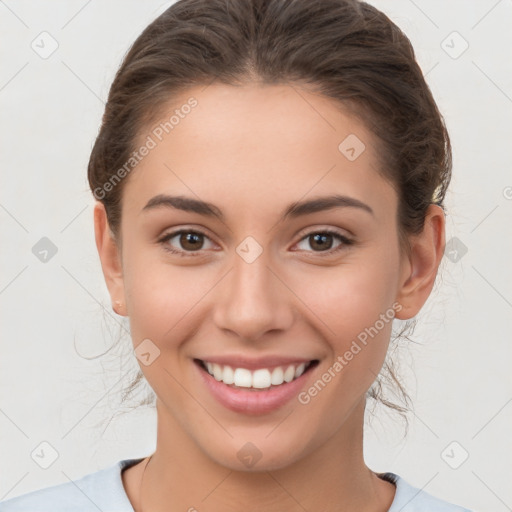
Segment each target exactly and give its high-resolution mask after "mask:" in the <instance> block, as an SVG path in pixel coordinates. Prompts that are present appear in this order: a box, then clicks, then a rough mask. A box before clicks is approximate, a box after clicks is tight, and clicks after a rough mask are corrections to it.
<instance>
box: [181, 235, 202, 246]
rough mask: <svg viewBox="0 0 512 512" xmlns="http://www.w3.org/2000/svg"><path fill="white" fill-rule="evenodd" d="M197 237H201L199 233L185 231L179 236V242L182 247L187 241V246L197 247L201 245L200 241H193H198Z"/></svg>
mask: <svg viewBox="0 0 512 512" xmlns="http://www.w3.org/2000/svg"><path fill="white" fill-rule="evenodd" d="M199 237H201V235H200V234H199V233H185V234H183V235H182V236H181V240H180V242H181V243H182V244H183V246H184V247H186V244H187V243H190V244H191V245H190V247H189V248H192V249H197V248H198V247H199V246H200V245H201V244H200V243H195V242H198V239H199ZM184 242H185V243H184Z"/></svg>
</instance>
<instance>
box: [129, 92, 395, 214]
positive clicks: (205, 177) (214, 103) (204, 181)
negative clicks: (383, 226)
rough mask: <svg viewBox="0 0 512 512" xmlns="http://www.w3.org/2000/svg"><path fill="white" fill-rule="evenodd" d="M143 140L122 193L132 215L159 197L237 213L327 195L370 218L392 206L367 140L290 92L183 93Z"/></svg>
mask: <svg viewBox="0 0 512 512" xmlns="http://www.w3.org/2000/svg"><path fill="white" fill-rule="evenodd" d="M191 99H192V100H191ZM191 105H194V106H191ZM148 137H150V138H151V140H152V141H153V143H154V144H152V146H154V147H152V149H151V150H150V151H149V153H148V154H147V156H145V157H144V158H143V159H142V160H141V162H140V163H139V164H138V165H137V167H136V170H135V172H134V173H133V174H132V175H131V176H130V179H129V182H128V184H127V185H128V186H127V190H125V194H127V195H130V196H131V197H130V203H133V202H136V203H138V206H139V207H140V208H142V207H143V206H144V204H145V201H147V200H148V199H149V198H150V197H152V196H153V195H156V194H159V193H166V192H167V193H171V192H172V193H177V192H178V193H182V194H186V195H196V196H199V197H201V199H204V200H208V201H210V202H213V203H217V202H218V201H223V199H224V200H226V199H229V201H230V202H231V203H232V204H233V205H235V203H236V206H237V207H238V208H242V209H243V206H244V205H247V204H249V203H250V201H251V200H254V201H256V202H257V201H259V202H260V204H262V201H263V202H264V201H269V200H270V199H271V198H272V199H275V201H276V202H279V201H280V199H281V198H282V201H286V202H287V203H289V202H290V199H292V200H298V199H300V198H302V197H303V196H305V195H307V194H312V195H318V194H322V193H327V192H333V191H334V190H335V191H336V192H339V193H343V194H347V195H352V196H354V197H357V198H359V199H362V198H363V197H364V199H365V202H374V203H375V205H376V209H377V210H378V209H379V203H382V208H385V207H387V209H389V208H391V209H393V207H394V204H393V203H394V201H395V199H396V198H395V197H394V191H393V190H392V188H391V186H390V185H389V183H388V182H387V181H385V180H384V179H383V178H382V177H381V176H380V174H379V173H378V171H377V170H378V169H379V168H380V166H381V162H380V159H379V154H378V151H377V148H376V144H375V142H376V141H375V139H374V136H373V134H372V133H371V132H370V131H369V130H367V128H366V127H365V126H364V124H363V123H362V122H361V121H360V120H359V119H358V118H356V117H354V116H352V115H350V114H349V113H348V111H344V110H342V109H341V108H340V106H339V105H338V104H337V103H336V102H334V100H332V99H329V98H326V97H324V96H321V95H318V94H314V93H312V92H309V91H306V90H304V89H302V88H300V87H298V86H295V85H293V86H292V85H287V84H283V85H259V84H251V85H244V86H231V85H223V84H211V85H209V86H201V87H199V86H197V87H191V88H189V89H187V90H186V91H183V92H182V93H181V94H179V95H177V96H175V97H173V99H172V101H170V102H169V103H168V104H167V105H165V106H164V107H163V108H162V110H161V116H160V120H158V121H156V122H155V123H153V124H152V125H151V126H150V127H146V128H145V130H144V131H143V132H141V133H140V136H139V140H138V142H137V145H136V147H138V146H140V145H142V144H144V141H147V140H148ZM228 196H229V197H228ZM143 202H144V204H142V203H143ZM248 202H249V203H248ZM386 203H387V204H386ZM390 203H391V204H390Z"/></svg>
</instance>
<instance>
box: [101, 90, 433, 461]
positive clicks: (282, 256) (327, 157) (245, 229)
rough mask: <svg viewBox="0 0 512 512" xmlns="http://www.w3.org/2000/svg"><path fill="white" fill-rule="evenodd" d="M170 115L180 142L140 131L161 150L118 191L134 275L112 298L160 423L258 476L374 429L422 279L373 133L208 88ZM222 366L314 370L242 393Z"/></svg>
mask: <svg viewBox="0 0 512 512" xmlns="http://www.w3.org/2000/svg"><path fill="white" fill-rule="evenodd" d="M190 97H194V98H195V99H196V100H197V104H196V105H195V106H194V107H193V108H190V109H188V108H186V109H181V107H182V105H185V104H187V100H188V98H190ZM175 109H180V112H181V113H182V115H181V116H179V122H177V123H176V124H174V126H173V128H172V131H171V130H169V128H168V131H169V133H168V134H166V133H165V130H164V131H163V133H161V132H162V130H161V129H160V131H158V130H157V131H156V132H155V131H154V130H153V129H154V126H157V125H158V123H156V124H155V125H154V126H152V127H151V130H153V131H151V130H148V131H145V132H144V133H142V134H141V136H140V144H143V143H144V142H145V141H148V139H147V137H148V135H149V136H150V137H151V138H152V140H153V141H154V142H155V144H154V145H153V144H150V146H154V147H151V149H150V151H149V152H148V153H147V154H146V156H144V157H143V158H142V160H141V161H140V163H139V164H138V165H137V167H136V169H135V170H134V171H133V172H132V174H131V175H130V176H129V177H128V178H126V179H127V181H126V183H125V184H124V190H123V203H122V223H121V247H120V249H121V252H120V254H119V257H120V265H121V268H122V271H121V272H120V273H119V275H118V276H117V277H115V278H112V279H109V280H108V285H109V290H110V291H111V294H112V297H113V298H114V297H115V298H116V299H119V298H121V299H122V300H123V301H124V302H125V304H126V315H127V316H129V318H130V326H131V332H132V338H133V345H134V347H135V349H136V351H137V347H139V346H140V347H139V352H140V351H142V352H146V353H148V354H149V355H146V356H145V358H146V359H145V362H146V363H149V364H142V363H141V362H139V364H140V366H141V369H142V371H143V373H144V375H145V377H146V379H147V381H148V382H149V384H150V385H151V387H152V388H153V389H154V391H155V393H156V395H157V397H158V414H159V422H163V421H166V422H167V424H168V425H173V428H174V429H181V431H182V433H185V434H186V436H187V438H188V439H190V440H192V442H193V443H194V445H195V446H197V447H198V448H199V449H200V450H201V451H202V452H203V453H204V454H206V455H207V456H208V457H210V458H211V459H212V460H213V461H216V462H217V463H219V464H222V465H224V466H226V467H230V468H237V469H240V468H243V464H242V462H241V459H240V458H239V456H240V450H241V448H242V447H244V446H246V448H243V449H249V448H247V446H248V445H246V443H247V442H251V443H252V444H253V445H255V447H257V450H259V452H260V453H261V455H262V458H261V461H260V462H258V466H257V468H258V470H259V469H261V468H267V469H271V468H278V467H284V466H286V465H289V464H291V463H293V462H294V461H295V460H298V459H299V458H301V457H303V456H305V455H306V454H308V453H312V452H314V451H315V450H316V449H318V448H319V447H320V446H321V445H324V444H325V443H326V442H327V441H328V440H329V439H332V438H333V436H335V435H337V434H339V433H340V432H343V431H345V432H349V431H350V432H353V431H356V430H357V428H358V426H359V425H360V424H361V422H362V411H363V410H364V407H361V404H364V399H365V393H366V391H367V390H368V388H369V387H370V385H371V384H372V382H373V381H374V380H375V378H376V376H377V374H378V373H379V371H380V368H381V366H382V363H383V361H384V357H385V354H386V350H387V347H388V343H389V339H390V334H391V324H392V323H391V319H392V317H393V314H396V313H397V312H398V311H400V309H401V308H402V305H401V300H402V298H403V292H404V289H405V287H404V284H405V283H410V280H408V277H409V276H410V274H411V273H412V266H411V262H410V261H409V260H408V259H406V258H404V257H403V256H401V253H400V248H399V243H398V231H397V229H398V226H397V221H396V219H397V206H398V205H397V196H396V193H395V191H394V189H393V187H392V186H391V184H390V183H389V182H387V181H386V180H385V179H383V178H382V177H381V175H380V174H379V173H378V172H377V169H378V168H379V165H380V162H379V155H378V154H377V152H376V150H375V140H374V139H373V136H372V135H371V133H370V132H369V131H367V130H366V129H365V126H364V125H363V124H361V123H360V122H358V121H357V120H356V119H355V118H353V117H351V116H350V115H348V114H344V113H342V112H341V110H339V109H337V108H336V107H335V105H334V103H333V102H332V101H331V100H329V99H327V98H324V97H321V96H318V95H314V94H312V93H309V92H306V91H305V90H303V89H298V88H295V87H291V86H289V85H279V86H276V85H274V86H265V87H262V86H257V85H247V86H243V87H231V86H225V85H210V86H208V87H207V88H206V89H204V88H199V87H198V88H191V89H189V90H187V92H186V94H184V95H183V96H181V97H179V98H177V99H176V98H175V99H174V100H173V103H172V105H170V106H169V109H168V111H165V112H162V122H165V121H166V120H169V118H170V117H171V116H172V115H173V112H174V111H175ZM185 111H186V112H188V113H187V114H184V112H185ZM176 119H177V118H176ZM347 137H350V138H349V139H347ZM355 137H357V138H355ZM160 138H161V140H159V139H160ZM345 139H347V141H346V142H345V143H343V141H345ZM341 143H343V144H341ZM140 144H139V145H138V146H137V147H139V146H140ZM340 144H341V147H340ZM362 144H364V150H363V151H361V149H362V148H363V146H362ZM350 148H354V151H352V150H351V149H350ZM166 196H173V197H176V196H180V197H182V198H185V199H187V200H189V202H188V203H187V202H186V201H182V202H181V203H179V202H178V201H177V200H173V199H170V198H169V197H166ZM333 196H338V201H337V202H336V201H332V200H331V199H332V197H333ZM340 197H343V198H344V199H341V200H340V199H339V198H340ZM322 198H327V199H328V201H326V202H325V203H324V204H322V202H321V201H318V200H320V199H322ZM198 202H205V203H208V205H209V206H204V205H201V204H200V203H198ZM302 203H309V207H308V206H307V205H306V206H304V205H303V206H302V207H301V206H300V204H302ZM180 206H181V207H180ZM192 207H194V208H192ZM435 268H437V266H436V267H435ZM429 283H430V281H429ZM428 291H430V289H429V290H428ZM426 296H428V293H427V291H424V293H423V295H422V297H421V298H420V299H419V301H418V304H419V303H420V302H422V300H424V299H426ZM409 307H413V306H411V304H409ZM412 314H415V313H414V312H412ZM396 316H399V315H396ZM411 316H412V315H411ZM141 343H143V344H142V345H141ZM142 348H144V350H142ZM266 357H269V358H270V359H269V360H267V361H261V360H262V358H266ZM276 358H278V359H276ZM279 358H281V359H279ZM228 359H229V361H233V364H231V366H232V368H233V370H235V368H242V369H244V368H245V369H251V368H253V369H255V368H258V369H262V370H264V369H265V368H267V369H268V370H269V371H268V373H269V374H270V375H271V376H272V375H273V374H274V369H275V367H276V366H279V364H276V362H277V363H279V362H280V361H284V364H283V365H282V366H283V370H284V371H285V372H286V370H287V368H288V366H289V364H288V363H289V362H290V361H295V363H296V364H295V365H292V366H294V368H295V369H297V366H299V364H300V362H305V363H309V362H310V361H316V363H314V364H313V365H311V367H309V368H308V367H307V366H306V368H308V369H307V371H306V372H305V373H303V374H302V375H301V376H299V377H298V378H297V379H296V380H293V381H292V382H289V383H286V382H285V383H284V384H282V385H281V386H278V385H276V386H275V387H272V388H271V389H270V390H267V391H265V390H260V391H258V390H254V389H253V390H249V389H248V388H243V389H241V390H238V391H237V390H236V389H234V388H233V386H232V385H231V386H229V385H228V384H224V383H223V382H219V381H217V380H216V379H215V377H211V376H209V375H208V374H207V372H206V371H205V369H203V368H202V367H201V366H200V365H199V364H198V361H197V360H201V361H209V362H211V361H220V362H221V363H222V361H226V360H228ZM237 361H239V362H238V364H237ZM251 363H254V365H251ZM263 363H264V364H263ZM220 366H222V364H221V365H220ZM292 371H294V370H292ZM256 373H258V372H256ZM278 374H279V371H278V372H277V376H275V375H274V376H275V378H276V379H277V378H278V376H279V375H278ZM288 374H289V375H291V374H290V371H289V372H288ZM258 375H259V376H260V377H261V378H262V379H263V380H262V381H259V382H263V384H261V385H262V387H264V383H265V379H266V378H267V374H266V373H265V371H262V372H259V373H258ZM238 376H239V377H240V378H242V379H243V378H244V376H247V372H245V373H244V371H242V372H238ZM249 376H250V377H251V376H252V377H253V378H254V379H255V380H258V379H256V374H255V373H249ZM250 377H249V378H250ZM224 378H225V379H226V380H227V381H228V382H229V371H228V373H227V374H224ZM237 382H241V381H237ZM252 382H253V383H254V381H252ZM267 385H268V384H267ZM285 388H290V390H289V391H286V390H285ZM283 390H285V391H283ZM237 393H238V394H237ZM258 394H259V395H260V396H261V397H263V398H261V399H258V398H256V397H257V395H258ZM265 394H266V395H267V396H270V395H271V394H272V397H271V398H266V397H264V395H265ZM249 395H250V396H249ZM276 397H277V398H276ZM256 402H258V403H256ZM356 414H357V416H356ZM276 425H277V427H276ZM349 426H350V428H349ZM169 435H171V434H169ZM251 449H252V448H251Z"/></svg>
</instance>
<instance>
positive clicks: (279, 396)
mask: <svg viewBox="0 0 512 512" xmlns="http://www.w3.org/2000/svg"><path fill="white" fill-rule="evenodd" d="M301 361H303V360H301ZM309 361H311V359H309V360H308V362H309ZM193 363H194V367H195V368H196V369H197V371H198V372H199V375H200V378H201V380H202V382H204V383H205V385H206V387H207V388H208V390H209V391H210V392H211V394H212V395H213V396H214V398H215V399H216V400H217V401H218V402H219V403H220V404H221V405H223V406H224V407H226V408H227V409H230V410H231V411H234V412H238V413H244V414H249V415H260V414H266V413H269V412H272V411H275V410H276V409H279V408H280V407H282V406H283V405H285V404H286V403H287V402H289V401H290V400H291V399H292V398H293V397H295V396H297V395H298V394H299V392H300V390H301V389H302V387H303V386H304V384H305V383H306V381H307V380H308V379H309V378H310V376H311V374H312V373H313V371H314V369H315V368H316V367H317V366H318V365H319V361H318V360H316V362H315V363H313V364H312V365H311V367H310V368H308V369H307V370H306V371H305V372H304V373H303V374H302V375H301V376H300V377H298V378H297V379H295V380H292V381H291V382H285V383H283V384H281V385H280V386H276V387H274V388H272V387H271V388H269V389H267V390H254V391H250V390H245V389H243V388H242V389H239V388H233V387H231V386H228V385H227V384H224V383H223V382H222V381H217V380H216V379H215V378H214V377H212V376H211V375H210V374H209V373H208V372H207V371H206V370H205V369H204V368H203V367H202V366H201V363H200V362H198V360H194V361H193Z"/></svg>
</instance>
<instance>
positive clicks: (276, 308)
mask: <svg viewBox="0 0 512 512" xmlns="http://www.w3.org/2000/svg"><path fill="white" fill-rule="evenodd" d="M265 254H266V253H265V251H264V252H263V253H262V254H261V255H260V256H259V257H258V258H257V259H256V260H255V261H253V262H252V263H248V262H247V261H245V260H244V259H243V258H241V257H239V256H238V254H235V257H234V262H233V267H232V268H231V270H230V272H228V275H227V276H226V277H225V278H224V279H223V280H222V281H221V283H220V286H219V287H218V290H217V296H216V297H215V299H216V300H215V306H214V307H215V313H214V322H215V324H216V325H217V327H218V328H219V329H222V330H227V331H231V332H233V333H235V334H236V335H237V336H239V337H240V338H243V339H247V340H257V339H260V338H261V337H262V336H264V335H265V334H266V333H267V332H269V331H284V330H287V329H289V327H290V326H291V324H292V322H293V301H292V299H291V298H292V297H293V293H292V291H290V289H289V288H288V287H287V286H286V284H285V279H284V278H283V276H280V275H279V272H276V271H275V270H273V269H271V268H270V266H269V261H268V259H267V258H266V256H265Z"/></svg>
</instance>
